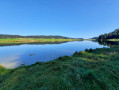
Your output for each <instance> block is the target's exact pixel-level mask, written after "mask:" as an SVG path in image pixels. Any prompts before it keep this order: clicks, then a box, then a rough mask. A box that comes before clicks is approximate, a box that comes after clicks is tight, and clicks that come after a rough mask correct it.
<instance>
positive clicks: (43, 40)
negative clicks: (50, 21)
mask: <svg viewBox="0 0 119 90" xmlns="http://www.w3.org/2000/svg"><path fill="white" fill-rule="evenodd" d="M78 40H81V39H34V38H30V39H26V38H8V39H7V38H6V39H0V44H2V43H30V42H56V41H57V42H60V41H61V42H62V41H78Z"/></svg>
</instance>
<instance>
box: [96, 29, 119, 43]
mask: <svg viewBox="0 0 119 90" xmlns="http://www.w3.org/2000/svg"><path fill="white" fill-rule="evenodd" d="M106 39H111V40H110V41H115V40H116V39H119V29H116V30H115V31H113V32H111V33H108V34H104V35H100V36H99V37H98V40H106ZM113 39H115V40H113Z"/></svg>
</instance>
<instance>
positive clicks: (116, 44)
mask: <svg viewBox="0 0 119 90" xmlns="http://www.w3.org/2000/svg"><path fill="white" fill-rule="evenodd" d="M98 43H99V44H100V45H104V46H108V47H119V42H118V41H116V42H115V41H98Z"/></svg>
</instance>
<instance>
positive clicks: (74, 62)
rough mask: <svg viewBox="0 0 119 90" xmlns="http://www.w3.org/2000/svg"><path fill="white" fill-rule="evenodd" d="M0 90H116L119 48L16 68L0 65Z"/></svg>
mask: <svg viewBox="0 0 119 90" xmlns="http://www.w3.org/2000/svg"><path fill="white" fill-rule="evenodd" d="M0 90H119V48H102V49H95V50H92V49H90V50H86V51H82V52H76V53H74V55H73V56H65V57H59V58H58V59H57V60H54V61H50V62H45V63H43V62H39V63H36V64H33V65H30V66H22V67H19V68H16V69H5V68H4V67H2V66H0Z"/></svg>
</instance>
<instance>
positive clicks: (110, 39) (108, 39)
mask: <svg viewBox="0 0 119 90" xmlns="http://www.w3.org/2000/svg"><path fill="white" fill-rule="evenodd" d="M107 41H119V39H107Z"/></svg>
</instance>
